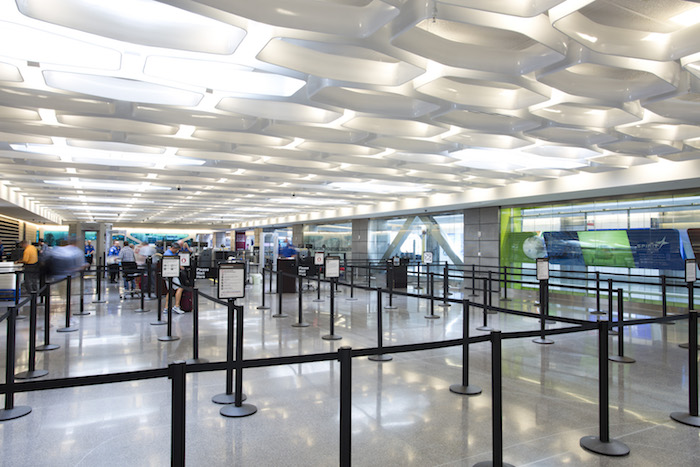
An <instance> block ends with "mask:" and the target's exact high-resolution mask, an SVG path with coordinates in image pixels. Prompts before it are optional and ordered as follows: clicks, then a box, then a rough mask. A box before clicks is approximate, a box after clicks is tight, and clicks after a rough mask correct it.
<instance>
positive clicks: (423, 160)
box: [384, 152, 455, 170]
mask: <svg viewBox="0 0 700 467" xmlns="http://www.w3.org/2000/svg"><path fill="white" fill-rule="evenodd" d="M384 158H386V159H393V160H397V161H404V162H409V163H419V164H436V165H439V164H450V163H452V162H454V161H455V159H454V158H453V157H450V156H444V155H440V154H410V153H405V152H395V153H393V154H389V155H386V156H384ZM420 170H423V169H420Z"/></svg>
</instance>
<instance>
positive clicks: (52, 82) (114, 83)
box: [43, 70, 204, 107]
mask: <svg viewBox="0 0 700 467" xmlns="http://www.w3.org/2000/svg"><path fill="white" fill-rule="evenodd" d="M43 74H44V80H45V81H46V84H47V85H48V86H51V87H52V88H56V89H62V90H64V91H70V92H77V93H80V94H89V95H91V96H97V97H104V98H107V99H117V100H121V101H128V102H139V103H142V104H163V105H181V106H187V107H191V106H195V105H197V104H199V101H201V100H202V97H204V96H203V95H202V94H201V93H198V92H193V91H187V90H185V89H178V88H172V87H170V86H162V85H160V84H155V83H149V82H146V81H137V80H133V79H125V78H116V77H113V76H101V75H88V74H83V73H70V72H63V71H51V70H46V71H44V72H43Z"/></svg>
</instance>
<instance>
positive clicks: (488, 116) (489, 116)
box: [434, 110, 541, 133]
mask: <svg viewBox="0 0 700 467" xmlns="http://www.w3.org/2000/svg"><path fill="white" fill-rule="evenodd" d="M434 120H435V121H438V122H441V123H446V124H450V125H456V126H458V127H462V128H465V129H469V130H476V131H485V132H488V133H518V132H522V131H529V130H533V129H535V128H538V127H539V126H541V123H540V122H539V121H538V120H537V119H534V118H532V119H529V118H521V117H517V116H512V115H505V114H498V113H495V112H488V113H487V112H471V111H468V110H451V111H449V112H447V113H445V114H443V115H440V116H438V117H435V118H434Z"/></svg>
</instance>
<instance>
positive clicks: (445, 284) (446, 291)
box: [439, 264, 452, 308]
mask: <svg viewBox="0 0 700 467" xmlns="http://www.w3.org/2000/svg"><path fill="white" fill-rule="evenodd" d="M449 277H450V267H449V266H448V265H447V264H445V267H444V268H443V270H442V303H441V304H440V305H439V306H441V307H443V308H447V307H450V306H452V305H450V304H449V303H448V302H447V297H448V295H450V279H449Z"/></svg>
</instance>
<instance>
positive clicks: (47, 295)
mask: <svg viewBox="0 0 700 467" xmlns="http://www.w3.org/2000/svg"><path fill="white" fill-rule="evenodd" d="M50 327H51V284H50V283H48V282H47V283H46V288H45V289H44V345H40V346H39V347H37V348H36V350H37V351H39V352H45V351H49V350H56V349H60V348H61V346H60V345H56V344H52V343H51V342H50V336H51V333H50V332H49V328H50Z"/></svg>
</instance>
